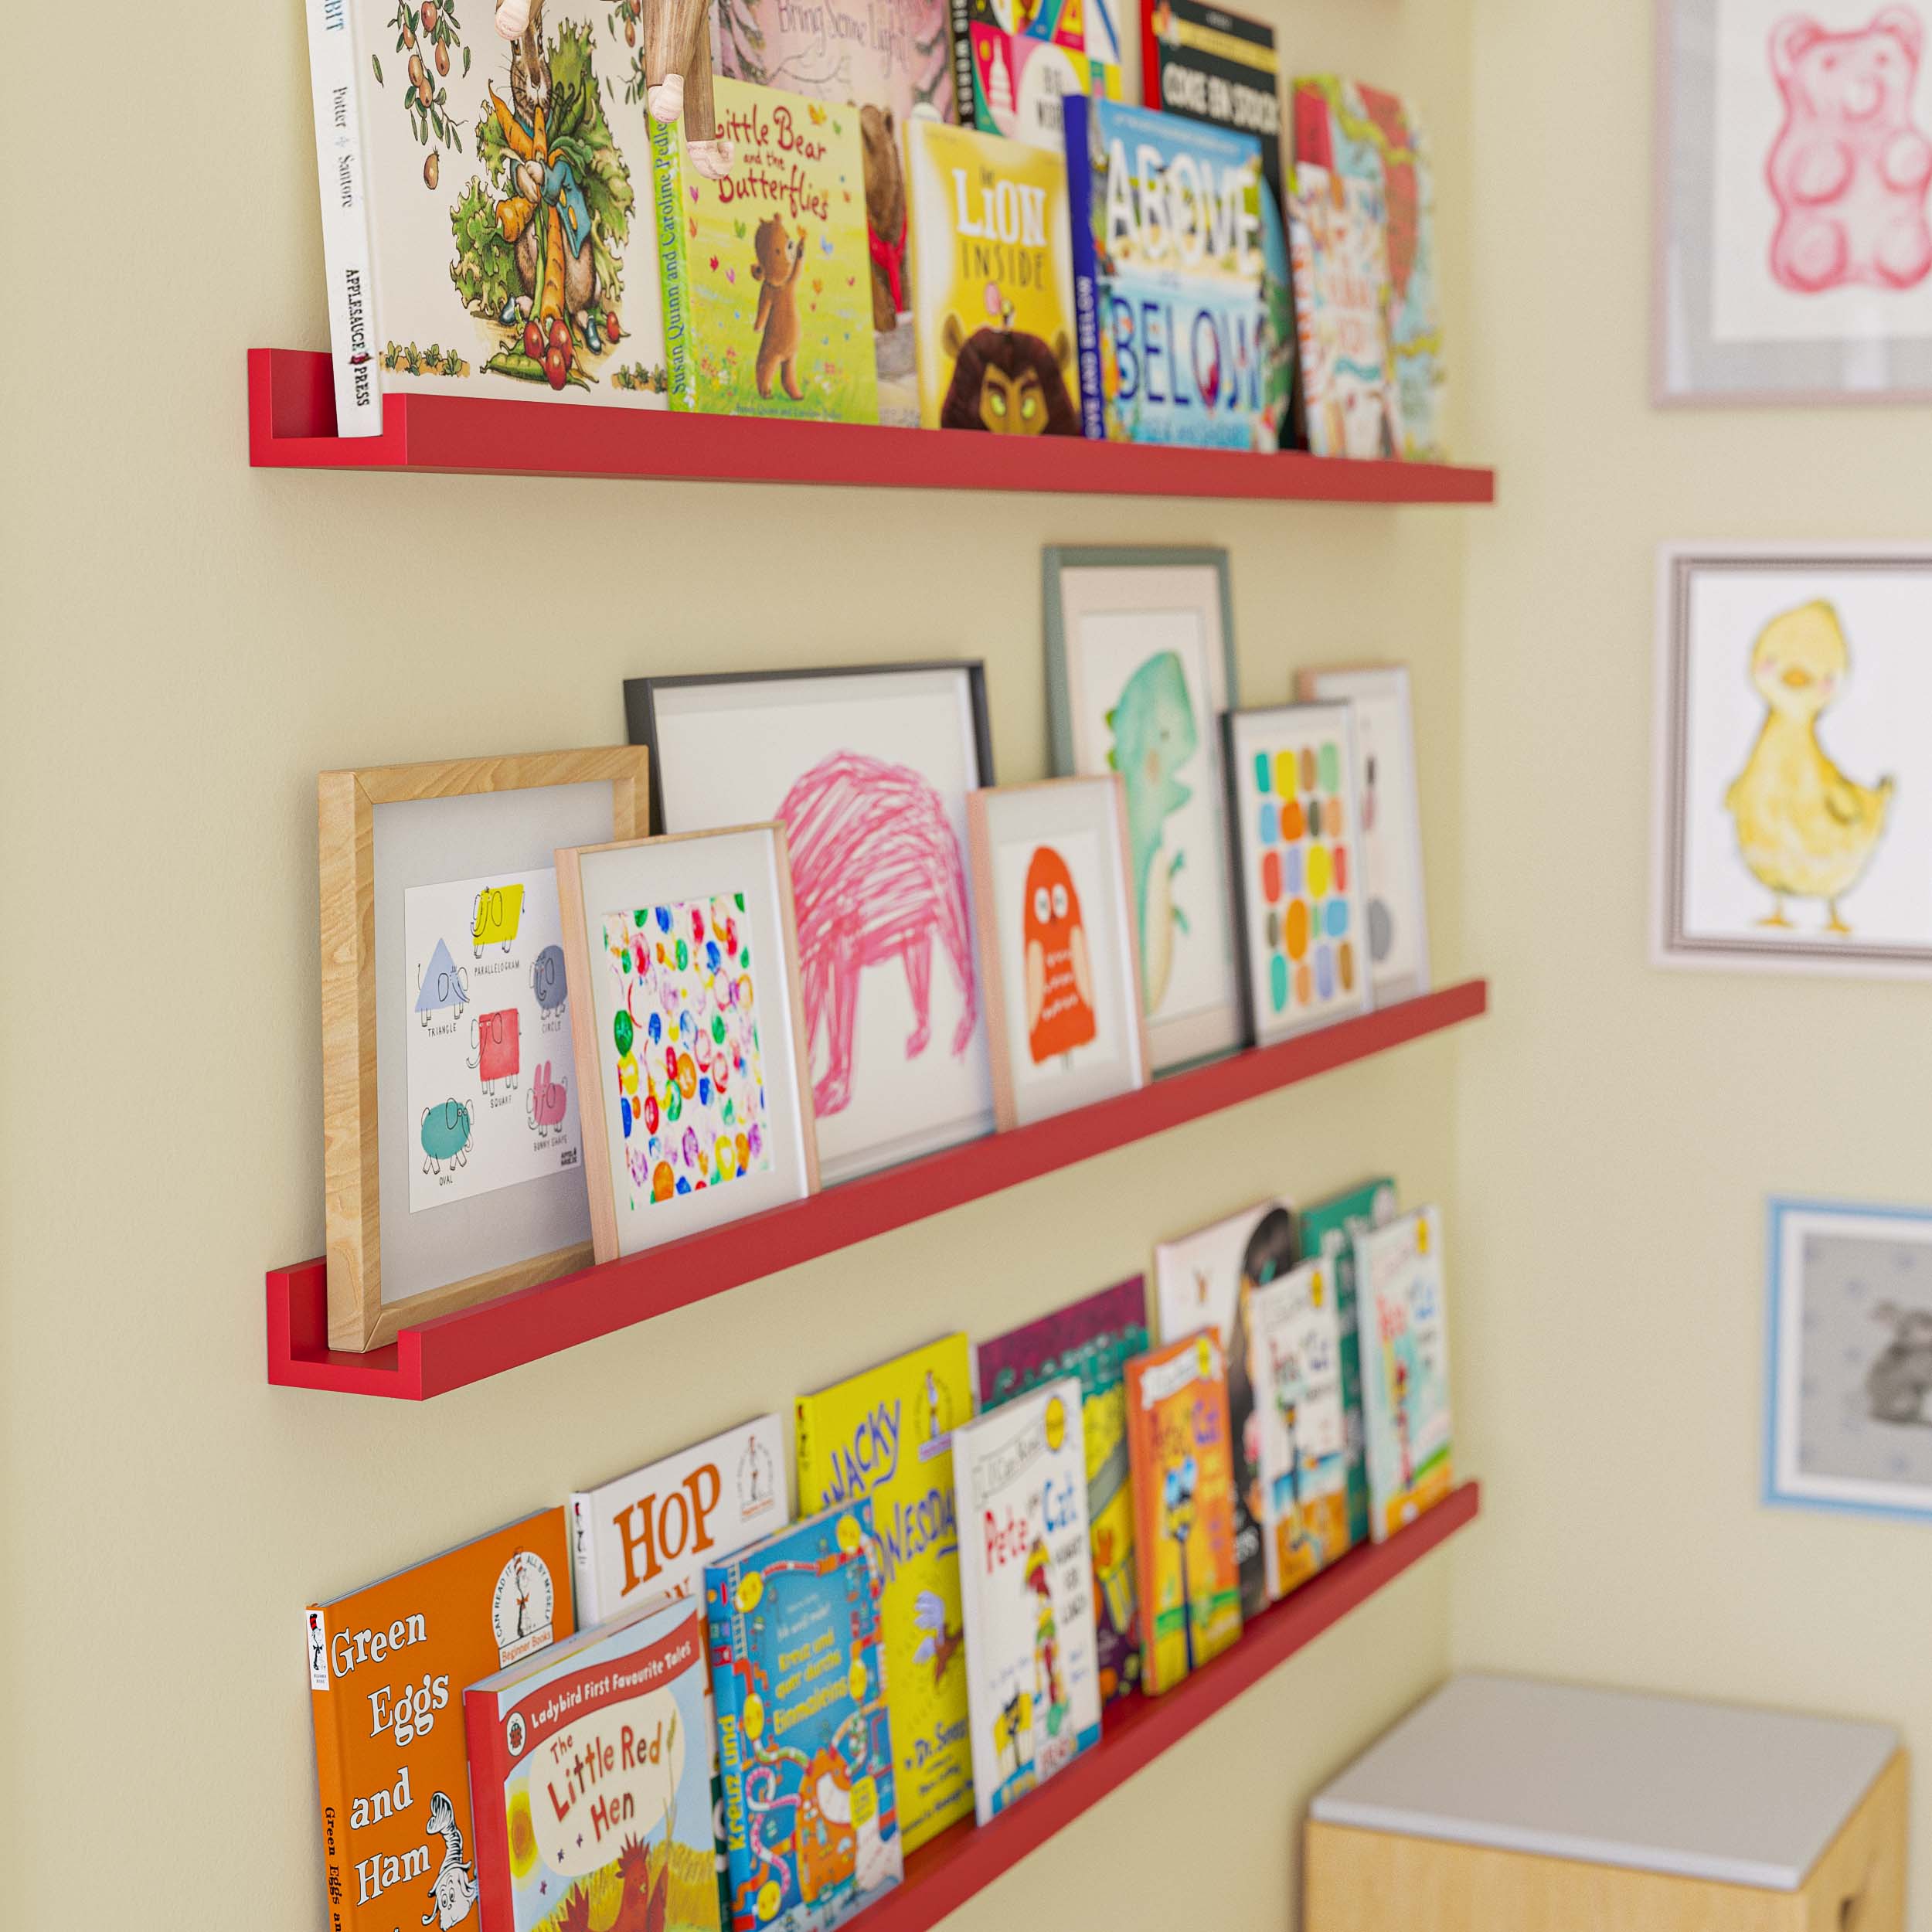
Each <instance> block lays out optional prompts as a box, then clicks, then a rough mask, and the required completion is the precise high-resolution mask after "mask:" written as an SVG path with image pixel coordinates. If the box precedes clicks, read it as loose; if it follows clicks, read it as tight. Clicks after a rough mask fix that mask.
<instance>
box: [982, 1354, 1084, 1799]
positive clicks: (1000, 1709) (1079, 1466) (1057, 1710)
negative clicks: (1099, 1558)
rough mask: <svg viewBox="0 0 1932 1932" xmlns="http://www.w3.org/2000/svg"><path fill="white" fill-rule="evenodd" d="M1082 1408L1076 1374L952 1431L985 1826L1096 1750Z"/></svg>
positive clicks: (1021, 1397)
mask: <svg viewBox="0 0 1932 1932" xmlns="http://www.w3.org/2000/svg"><path fill="white" fill-rule="evenodd" d="M1081 1406H1082V1403H1081V1395H1080V1383H1079V1381H1078V1380H1077V1379H1076V1378H1074V1377H1073V1376H1068V1377H1066V1378H1065V1379H1063V1380H1061V1381H1059V1382H1056V1383H1049V1384H1048V1385H1047V1386H1046V1387H1045V1388H1043V1389H1036V1390H1034V1391H1033V1392H1032V1393H1031V1394H1029V1395H1026V1396H1020V1397H1019V1398H1018V1399H1017V1400H1015V1401H1012V1402H1010V1403H1007V1404H1006V1405H1005V1406H1004V1407H1002V1408H1000V1409H998V1410H993V1411H992V1412H990V1413H988V1414H985V1415H983V1416H981V1417H980V1418H979V1419H978V1420H977V1421H976V1422H969V1423H964V1424H963V1425H962V1426H961V1427H960V1428H959V1429H957V1430H955V1431H954V1435H953V1468H954V1474H955V1476H956V1478H957V1483H958V1492H957V1493H958V1502H959V1563H960V1583H961V1597H962V1600H963V1602H964V1608H965V1612H966V1676H967V1688H968V1704H969V1705H970V1706H971V1713H972V1724H973V1790H974V1796H975V1810H976V1813H977V1815H978V1819H979V1821H980V1823H981V1824H982V1825H984V1824H986V1823H987V1822H988V1821H989V1820H991V1819H992V1818H996V1817H997V1816H998V1815H999V1814H1000V1813H1001V1812H1002V1811H1005V1809H1006V1808H1007V1807H1008V1806H1009V1805H1010V1804H1013V1803H1014V1802H1015V1801H1016V1800H1018V1799H1019V1798H1023V1797H1025V1796H1026V1794H1027V1793H1028V1792H1029V1791H1032V1789H1033V1788H1034V1787H1035V1786H1036V1785H1038V1784H1042V1783H1043V1782H1044V1781H1046V1779H1048V1778H1049V1777H1052V1776H1053V1774H1054V1773H1055V1772H1056V1771H1059V1770H1063V1769H1065V1767H1066V1766H1067V1765H1069V1764H1071V1763H1072V1762H1073V1760H1074V1759H1075V1758H1076V1757H1078V1756H1079V1755H1080V1753H1081V1752H1082V1751H1083V1750H1088V1749H1089V1748H1090V1747H1092V1746H1094V1745H1095V1744H1097V1743H1099V1742H1100V1659H1099V1657H1098V1655H1097V1651H1096V1649H1095V1647H1094V1597H1093V1571H1092V1569H1091V1566H1090V1563H1089V1561H1088V1555H1087V1452H1086V1447H1085V1445H1084V1444H1083V1441H1082V1440H1081V1428H1080V1411H1081Z"/></svg>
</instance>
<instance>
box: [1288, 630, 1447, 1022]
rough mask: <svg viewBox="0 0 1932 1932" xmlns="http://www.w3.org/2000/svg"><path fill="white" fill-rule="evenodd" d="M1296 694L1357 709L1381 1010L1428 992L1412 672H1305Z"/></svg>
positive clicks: (1368, 901)
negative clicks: (1411, 709)
mask: <svg viewBox="0 0 1932 1932" xmlns="http://www.w3.org/2000/svg"><path fill="white" fill-rule="evenodd" d="M1295 695H1296V696H1298V697H1299V698H1301V699H1303V700H1304V701H1305V702H1310V703H1321V702H1330V703H1338V702H1346V703H1349V704H1352V705H1353V706H1354V707H1355V756H1356V759H1357V761H1358V763H1359V767H1360V769H1359V773H1358V778H1359V784H1358V787H1357V791H1356V804H1355V818H1356V821H1357V824H1356V828H1355V830H1356V842H1357V843H1358V845H1359V847H1360V849H1361V854H1362V944H1363V945H1364V947H1366V949H1367V953H1368V960H1369V978H1370V979H1371V981H1372V982H1373V984H1374V987H1375V1001H1376V1005H1378V1006H1386V1005H1389V1003H1390V1002H1392V1001H1394V1000H1399V999H1415V998H1419V997H1420V995H1423V994H1424V993H1426V992H1428V990H1429V914H1428V903H1427V894H1426V893H1425V892H1424V890H1423V865H1422V808H1421V803H1420V793H1419V792H1418V791H1417V784H1416V741H1415V727H1414V721H1413V716H1412V715H1411V711H1410V701H1409V672H1408V670H1407V668H1406V666H1404V665H1399V664H1392V665H1362V666H1361V667H1359V668H1350V669H1346V670H1340V669H1338V670H1333V671H1304V672H1301V673H1299V674H1298V675H1297V677H1296V679H1295Z"/></svg>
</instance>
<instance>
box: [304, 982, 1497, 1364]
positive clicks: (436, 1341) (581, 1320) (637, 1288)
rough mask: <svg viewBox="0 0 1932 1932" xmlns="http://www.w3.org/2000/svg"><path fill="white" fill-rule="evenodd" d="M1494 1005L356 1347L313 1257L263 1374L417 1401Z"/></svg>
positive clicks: (821, 1201)
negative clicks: (333, 1338)
mask: <svg viewBox="0 0 1932 1932" xmlns="http://www.w3.org/2000/svg"><path fill="white" fill-rule="evenodd" d="M1488 1003H1489V989H1488V982H1487V981H1485V980H1480V979H1471V980H1464V981H1462V982H1461V984H1459V985H1454V986H1447V987H1444V988H1442V989H1441V991H1440V992H1434V993H1429V994H1425V995H1423V997H1422V998H1420V999H1411V1000H1405V1001H1403V1002H1402V1003H1401V1004H1400V1005H1396V1006H1385V1007H1383V1009H1381V1010H1380V1011H1379V1012H1373V1013H1366V1014H1364V1015H1362V1017H1361V1018H1360V1019H1351V1020H1344V1021H1343V1022H1341V1024H1340V1025H1338V1026H1328V1027H1324V1028H1323V1029H1321V1030H1320V1031H1319V1032H1312V1033H1304V1034H1302V1035H1301V1036H1299V1037H1298V1038H1297V1039H1291V1040H1284V1042H1282V1043H1281V1044H1280V1045H1279V1046H1263V1047H1256V1048H1251V1049H1249V1050H1248V1051H1247V1052H1246V1053H1233V1054H1230V1055H1229V1056H1227V1057H1226V1059H1223V1060H1213V1061H1210V1062H1209V1063H1208V1064H1207V1065H1206V1066H1197V1067H1194V1068H1192V1069H1190V1070H1189V1071H1188V1072H1186V1073H1175V1074H1172V1075H1170V1076H1169V1077H1167V1078H1166V1079H1165V1080H1156V1081H1155V1083H1154V1084H1153V1085H1152V1086H1151V1087H1142V1088H1141V1090H1140V1091H1139V1092H1138V1093H1134V1094H1121V1095H1120V1096H1119V1097H1117V1098H1116V1099H1114V1100H1102V1101H1100V1102H1098V1103H1097V1104H1095V1105H1094V1106H1092V1107H1080V1108H1078V1109H1077V1110H1076V1111H1073V1112H1072V1113H1070V1114H1056V1116H1055V1117H1053V1119H1051V1120H1049V1121H1040V1122H1039V1123H1038V1124H1036V1125H1034V1126H1032V1127H1022V1128H1016V1129H1015V1130H1014V1131H1012V1132H1011V1133H1006V1134H988V1135H986V1136H985V1137H984V1138H981V1139H979V1140H976V1141H967V1142H965V1143H964V1145H961V1146H958V1147H951V1148H946V1149H944V1151H942V1152H940V1153H937V1154H929V1155H926V1156H925V1157H924V1158H922V1159H920V1160H917V1161H909V1162H906V1163H905V1164H904V1165H903V1166H900V1167H895V1168H888V1169H886V1170H885V1171H884V1172H881V1173H878V1174H868V1175H862V1176H860V1177H859V1179H856V1180H852V1181H846V1182H842V1184H841V1185H838V1186H837V1187H833V1188H828V1189H826V1190H825V1192H823V1193H822V1194H815V1195H814V1196H811V1199H808V1200H804V1201H795V1202H791V1204H790V1205H789V1206H785V1207H781V1208H773V1209H770V1210H769V1211H768V1212H767V1213H764V1214H758V1215H753V1216H750V1217H749V1218H747V1219H744V1220H742V1221H733V1222H730V1223H727V1224H726V1225H725V1226H723V1227H718V1228H711V1229H707V1230H706V1231H705V1232H704V1233H702V1234H693V1235H689V1236H686V1237H685V1239H684V1240H682V1241H675V1242H672V1243H668V1244H667V1245H665V1247H660V1248H654V1249H652V1250H651V1251H650V1252H649V1253H645V1254H639V1255H633V1256H631V1257H628V1258H627V1259H625V1260H621V1261H608V1262H606V1263H604V1264H603V1265H602V1266H600V1267H590V1268H585V1269H583V1270H580V1271H579V1272H578V1273H577V1274H567V1275H564V1276H563V1277H561V1278H560V1279H559V1280H557V1281H543V1282H539V1284H537V1285H536V1287H529V1288H524V1289H521V1290H519V1291H518V1292H517V1293H515V1294H506V1295H504V1296H502V1298H500V1299H498V1300H497V1301H486V1302H484V1303H482V1304H481V1305H480V1306H478V1307H476V1308H461V1309H458V1310H457V1311H455V1312H454V1314H451V1315H441V1316H439V1317H437V1318H436V1319H435V1320H434V1321H425V1322H423V1324H422V1325H420V1327H417V1328H404V1329H403V1330H402V1331H401V1332H400V1333H399V1334H398V1335H397V1336H396V1339H395V1341H393V1342H390V1343H389V1344H388V1345H386V1347H383V1348H380V1349H371V1350H370V1351H369V1353H368V1354H366V1355H355V1354H351V1353H348V1352H344V1351H339V1350H334V1349H331V1348H330V1347H329V1346H328V1274H327V1270H326V1268H325V1264H323V1263H322V1262H321V1261H320V1260H315V1261H304V1262H301V1263H299V1264H297V1265H296V1266H294V1267H286V1268H274V1269H271V1270H270V1271H269V1274H268V1281H267V1297H268V1379H269V1380H270V1382H271V1383H278V1384H280V1385H281V1386H284V1387H286V1388H294V1389H333V1390H335V1391H336V1392H338V1393H342V1394H347V1395H366V1396H393V1397H395V1398H396V1399H398V1400H402V1401H405V1402H423V1401H426V1400H428V1399H429V1397H430V1396H438V1395H442V1394H444V1393H447V1391H448V1390H450V1389H460V1388H462V1387H463V1386H464V1385H465V1384H467V1383H472V1382H481V1381H483V1380H485V1379H486V1378H488V1376H494V1375H501V1374H502V1372H504V1371H505V1369H514V1368H515V1367H517V1366H519V1364H520V1363H522V1362H535V1361H537V1360H539V1359H541V1358H542V1357H543V1356H545V1355H556V1354H558V1353H560V1352H562V1351H563V1349H573V1348H575V1347H577V1345H578V1344H579V1343H580V1342H590V1341H594V1340H595V1339H596V1338H597V1337H598V1336H599V1335H610V1334H612V1333H614V1332H615V1331H617V1329H620V1328H631V1327H633V1326H634V1325H636V1324H637V1323H638V1322H640V1321H650V1320H651V1318H653V1317H654V1316H657V1315H667V1314H668V1313H669V1312H670V1311H672V1309H674V1308H685V1307H688V1306H689V1304H691V1303H692V1302H694V1301H707V1300H709V1298H711V1297H712V1296H713V1295H717V1294H725V1293H726V1292H727V1291H730V1289H733V1288H735V1287H740V1286H742V1285H743V1284H744V1283H746V1282H747V1281H760V1280H762V1279H763V1278H764V1277H765V1276H767V1275H770V1274H778V1273H779V1272H780V1271H781V1270H783V1269H785V1268H789V1267H797V1266H798V1264H799V1263H801V1262H803V1261H810V1260H815V1259H817V1258H818V1257H819V1256H821V1255H825V1254H830V1253H835V1251H836V1250H838V1249H840V1248H846V1247H853V1246H855V1245H856V1244H857V1243H859V1242H861V1241H869V1240H872V1237H873V1236H875V1235H879V1234H884V1233H889V1231H890V1230H893V1229H894V1228H901V1227H905V1226H909V1225H910V1223H913V1222H914V1221H923V1220H924V1219H926V1218H927V1216H929V1215H934V1214H943V1213H945V1211H946V1210H947V1209H948V1208H954V1207H958V1206H961V1205H962V1204H963V1203H964V1202H968V1201H976V1200H979V1199H982V1198H983V1197H984V1196H987V1195H989V1194H997V1193H998V1192H1000V1191H1001V1190H1002V1189H1005V1188H1009V1187H1015V1186H1017V1185H1019V1183H1020V1182H1022V1181H1030V1180H1032V1179H1036V1178H1037V1177H1038V1176H1039V1175H1043V1174H1052V1173H1053V1172H1056V1171H1057V1170H1058V1169H1060V1168H1065V1167H1071V1166H1073V1165H1074V1163H1075V1162H1079V1161H1084V1160H1088V1159H1090V1158H1092V1157H1093V1156H1094V1155H1097V1154H1104V1153H1106V1152H1107V1151H1108V1150H1109V1149H1111V1148H1117V1147H1124V1146H1126V1145H1128V1143H1129V1142H1131V1141H1140V1140H1145V1139H1146V1138H1147V1137H1148V1135H1149V1134H1159V1133H1163V1132H1165V1131H1166V1130H1167V1129H1168V1128H1171V1127H1179V1126H1181V1125H1182V1124H1184V1123H1185V1122H1187V1121H1197V1120H1200V1119H1202V1118H1204V1117H1206V1115H1208V1114H1215V1113H1218V1112H1219V1111H1221V1109H1223V1107H1235V1106H1238V1105H1239V1104H1240V1103H1241V1102H1242V1101H1243V1100H1253V1099H1254V1098H1256V1097H1257V1096H1258V1095H1260V1094H1270V1093H1273V1092H1274V1091H1275V1090H1277V1089H1278V1088H1281V1087H1292V1086H1294V1084H1295V1083H1297V1082H1298V1081H1300V1080H1312V1079H1314V1078H1315V1076H1316V1075H1317V1074H1319V1073H1328V1072H1331V1071H1332V1070H1334V1069H1335V1068H1336V1067H1338V1066H1347V1065H1348V1064H1349V1063H1350V1062H1351V1061H1354V1060H1366V1059H1367V1058H1368V1057H1369V1056H1370V1055H1371V1054H1374V1053H1384V1052H1386V1051H1387V1049H1389V1048H1390V1047H1392V1046H1402V1045H1403V1044H1404V1043H1406V1042H1407V1041H1410V1040H1412V1039H1420V1038H1421V1037H1422V1036H1423V1035H1425V1034H1428V1033H1436V1032H1441V1031H1442V1030H1443V1029H1444V1028H1445V1027H1449V1026H1455V1025H1457V1024H1458V1022H1461V1021H1463V1020H1468V1019H1475V1018H1476V1017H1477V1015H1479V1014H1481V1013H1482V1012H1485V1011H1486V1010H1487V1009H1488Z"/></svg>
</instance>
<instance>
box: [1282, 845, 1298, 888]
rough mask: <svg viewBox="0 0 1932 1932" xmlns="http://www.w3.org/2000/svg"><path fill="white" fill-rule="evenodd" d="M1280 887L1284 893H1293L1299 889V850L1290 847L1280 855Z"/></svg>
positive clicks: (1294, 846) (1293, 846) (1295, 847)
mask: <svg viewBox="0 0 1932 1932" xmlns="http://www.w3.org/2000/svg"><path fill="white" fill-rule="evenodd" d="M1281 885H1282V889H1283V890H1284V891H1285V892H1287V893H1298V892H1299V891H1300V890H1301V847H1300V846H1299V845H1291V846H1289V847H1288V848H1287V850H1286V851H1285V852H1283V853H1282V855H1281Z"/></svg>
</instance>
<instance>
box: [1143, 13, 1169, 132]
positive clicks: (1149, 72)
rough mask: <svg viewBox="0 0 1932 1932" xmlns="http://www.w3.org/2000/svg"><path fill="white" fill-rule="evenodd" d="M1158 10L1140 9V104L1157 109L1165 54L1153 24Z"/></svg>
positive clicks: (1159, 103)
mask: <svg viewBox="0 0 1932 1932" xmlns="http://www.w3.org/2000/svg"><path fill="white" fill-rule="evenodd" d="M1160 11H1161V9H1158V7H1152V6H1144V7H1142V8H1141V105H1142V106H1143V107H1152V108H1154V109H1155V110H1156V111H1158V109H1159V108H1160V107H1161V104H1162V103H1161V64H1162V60H1164V59H1165V54H1166V50H1165V49H1164V48H1163V47H1162V45H1161V36H1160V33H1159V32H1158V29H1156V27H1155V24H1154V16H1155V14H1156V13H1158V12H1160Z"/></svg>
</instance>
